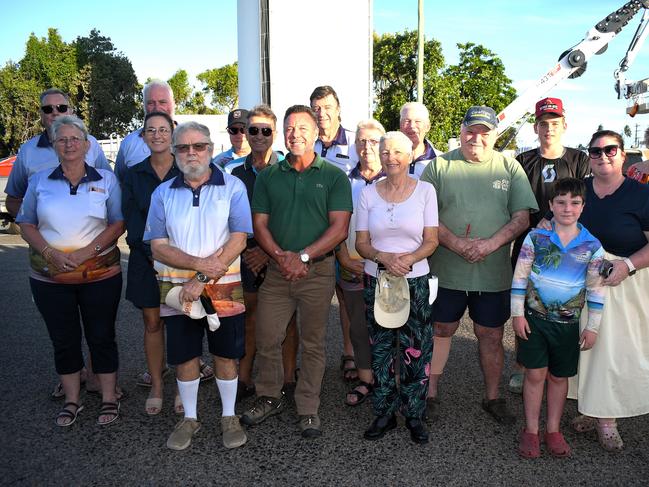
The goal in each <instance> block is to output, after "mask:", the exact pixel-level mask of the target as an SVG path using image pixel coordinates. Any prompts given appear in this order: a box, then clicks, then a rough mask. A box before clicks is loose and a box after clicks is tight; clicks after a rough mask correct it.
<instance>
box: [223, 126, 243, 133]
mask: <svg viewBox="0 0 649 487" xmlns="http://www.w3.org/2000/svg"><path fill="white" fill-rule="evenodd" d="M226 130H227V131H228V133H229V134H230V135H237V134H245V133H246V129H244V128H243V127H228V128H227V129H226Z"/></svg>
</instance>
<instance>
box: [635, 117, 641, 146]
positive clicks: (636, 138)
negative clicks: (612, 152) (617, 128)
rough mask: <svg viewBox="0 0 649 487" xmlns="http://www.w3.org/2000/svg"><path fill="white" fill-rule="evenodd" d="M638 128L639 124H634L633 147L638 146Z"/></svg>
mask: <svg viewBox="0 0 649 487" xmlns="http://www.w3.org/2000/svg"><path fill="white" fill-rule="evenodd" d="M639 130H640V124H638V123H636V124H635V145H634V147H640V138H639V137H638V132H639Z"/></svg>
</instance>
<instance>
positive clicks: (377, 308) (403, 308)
mask: <svg viewBox="0 0 649 487" xmlns="http://www.w3.org/2000/svg"><path fill="white" fill-rule="evenodd" d="M409 315H410V289H409V288H408V281H407V279H406V278H405V277H397V276H393V275H392V274H389V273H388V272H387V271H381V273H380V274H379V278H378V279H377V280H376V289H375V293H374V319H375V320H376V322H377V323H378V324H379V325H381V326H382V327H383V328H399V327H401V326H403V325H405V324H406V322H407V321H408V316H409Z"/></svg>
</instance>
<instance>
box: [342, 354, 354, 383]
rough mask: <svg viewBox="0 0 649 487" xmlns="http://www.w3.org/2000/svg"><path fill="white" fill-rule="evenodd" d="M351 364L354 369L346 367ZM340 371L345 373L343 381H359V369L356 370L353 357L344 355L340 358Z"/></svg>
mask: <svg viewBox="0 0 649 487" xmlns="http://www.w3.org/2000/svg"><path fill="white" fill-rule="evenodd" d="M347 362H351V363H353V364H354V365H353V366H352V367H346V366H345V364H346V363H347ZM340 370H342V371H343V380H344V381H346V382H354V381H355V380H357V379H358V368H356V361H355V360H354V356H353V355H343V356H342V357H340Z"/></svg>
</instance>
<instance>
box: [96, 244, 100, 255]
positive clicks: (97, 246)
mask: <svg viewBox="0 0 649 487" xmlns="http://www.w3.org/2000/svg"><path fill="white" fill-rule="evenodd" d="M99 252H101V245H99V244H97V245H95V253H96V254H99Z"/></svg>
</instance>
